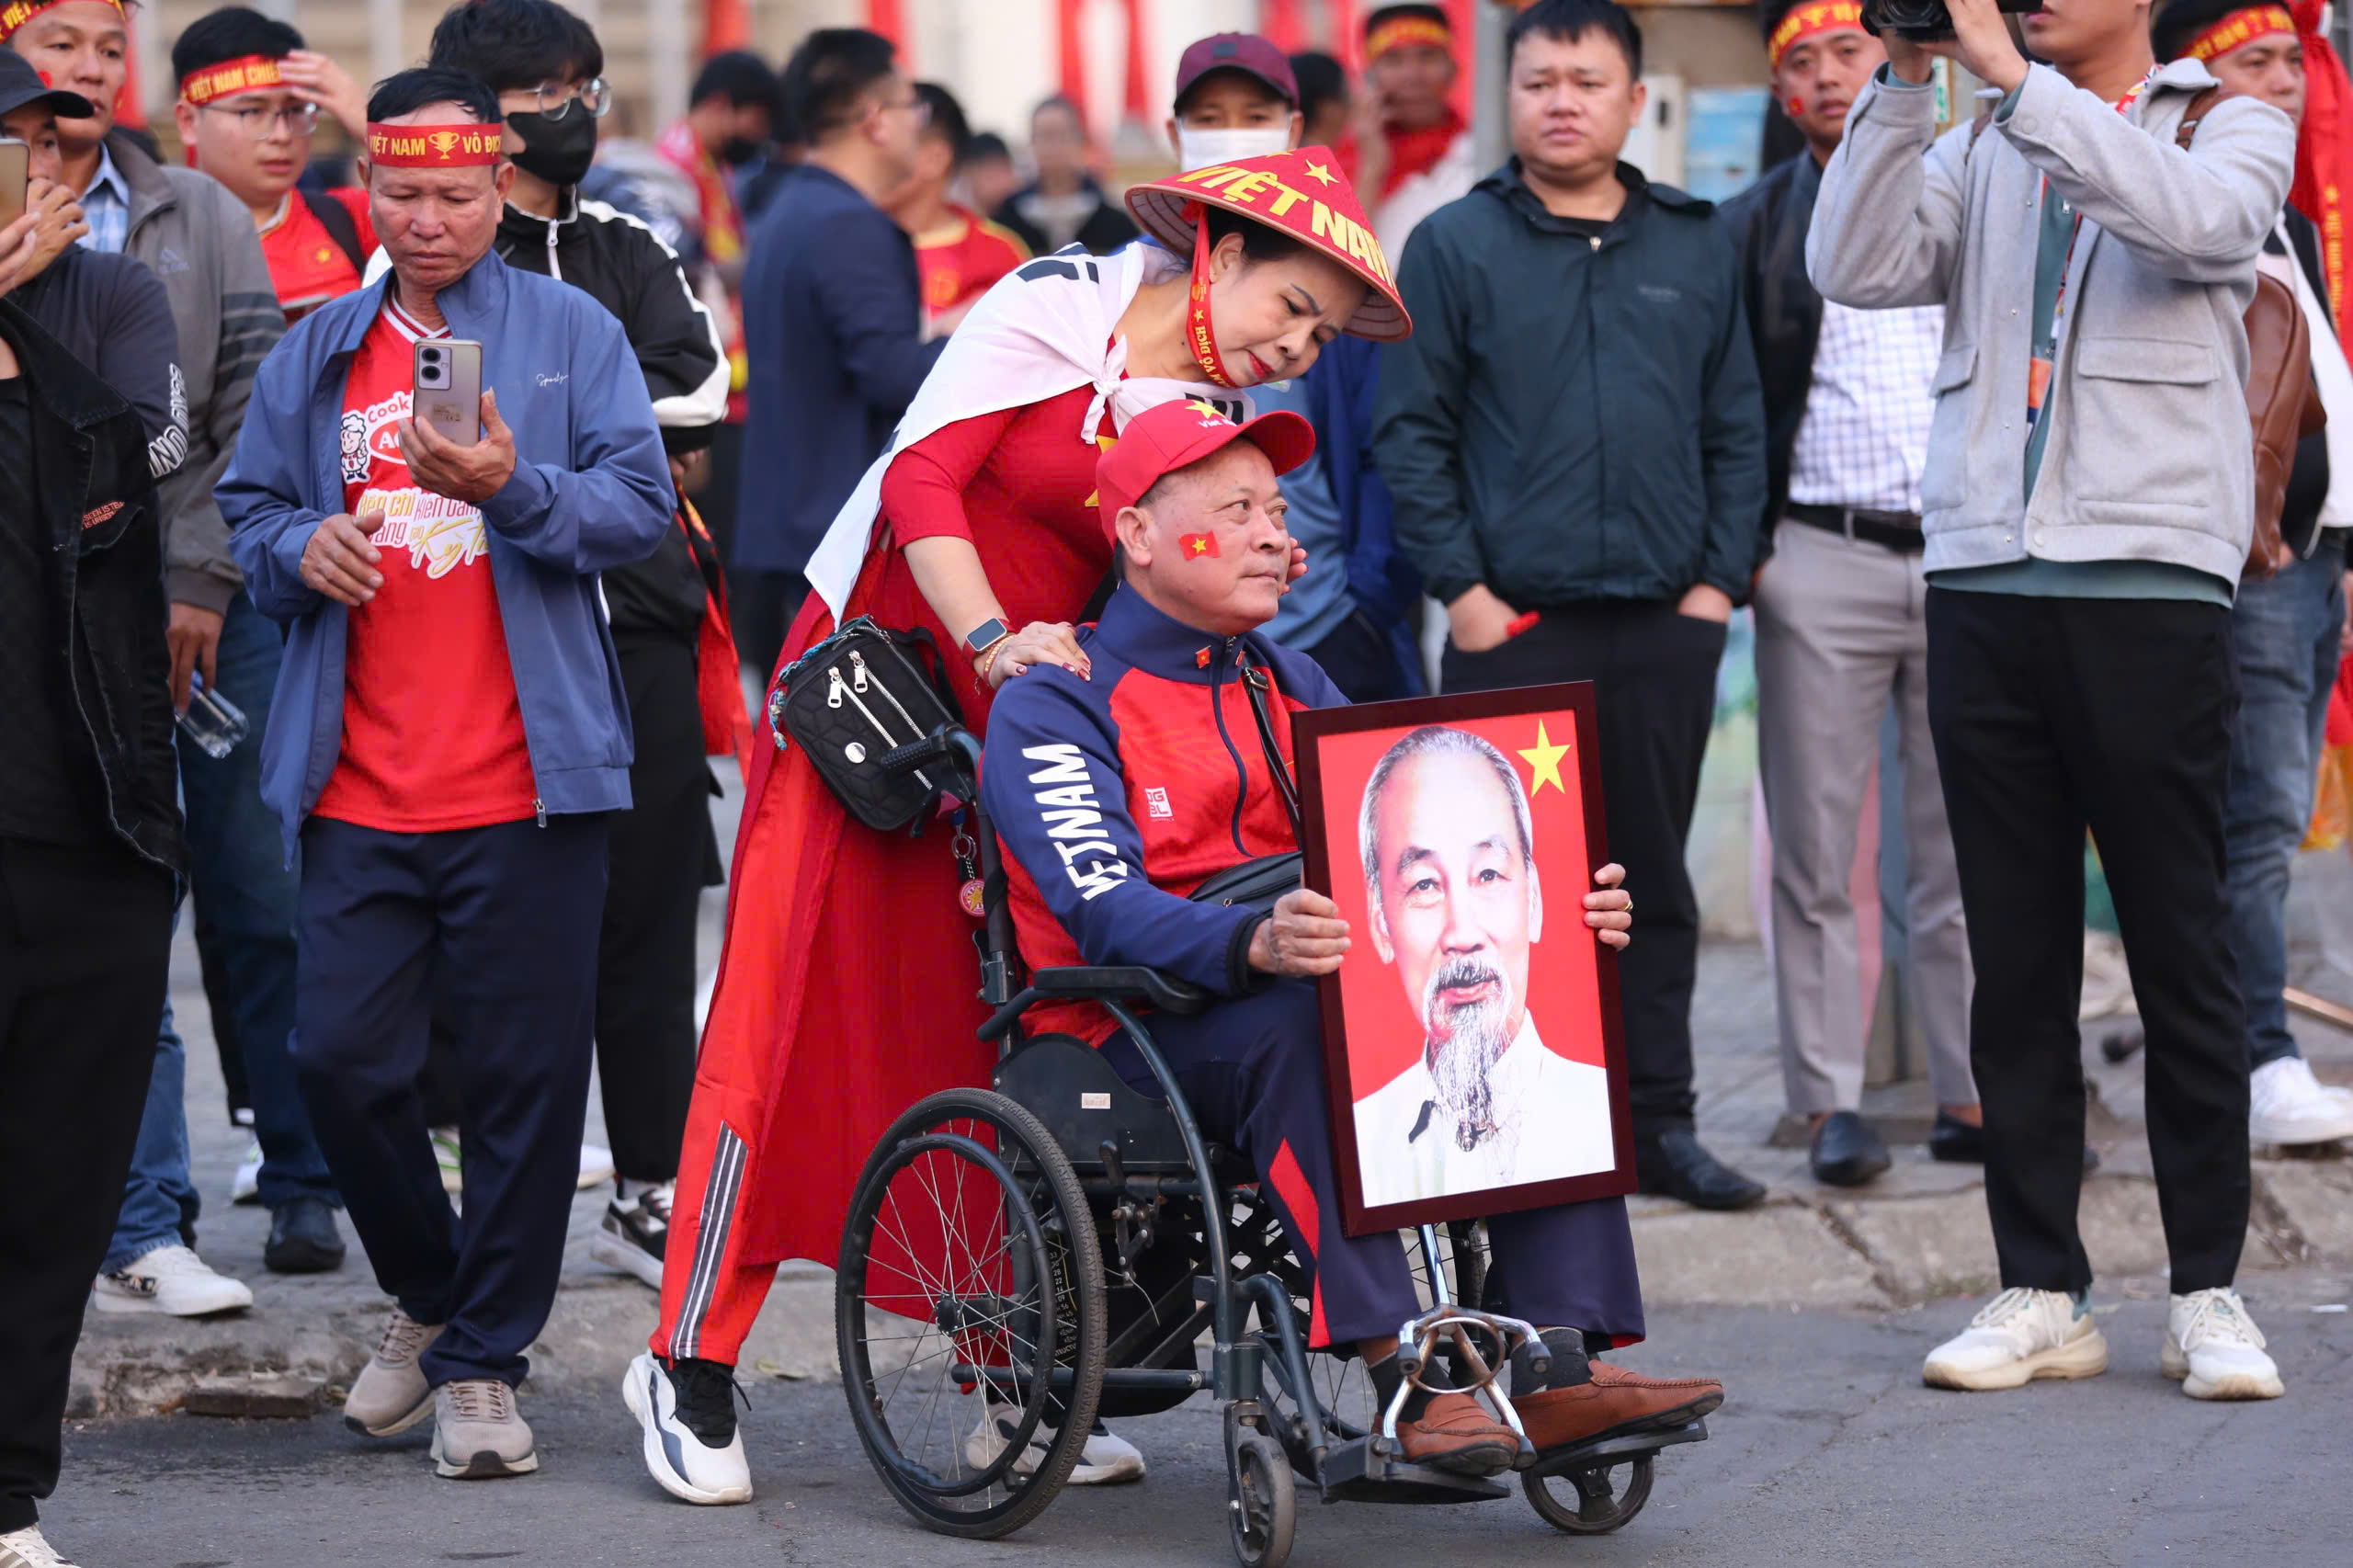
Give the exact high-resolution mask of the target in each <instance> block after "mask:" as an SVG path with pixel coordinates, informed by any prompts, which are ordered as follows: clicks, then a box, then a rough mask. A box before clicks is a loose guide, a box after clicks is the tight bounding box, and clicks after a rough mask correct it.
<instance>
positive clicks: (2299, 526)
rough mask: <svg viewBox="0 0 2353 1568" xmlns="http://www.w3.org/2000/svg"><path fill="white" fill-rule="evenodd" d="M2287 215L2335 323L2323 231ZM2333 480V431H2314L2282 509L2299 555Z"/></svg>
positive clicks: (2282, 532) (2308, 549) (2325, 350)
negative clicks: (2330, 437) (2322, 252)
mask: <svg viewBox="0 0 2353 1568" xmlns="http://www.w3.org/2000/svg"><path fill="white" fill-rule="evenodd" d="M2283 216H2284V217H2285V219H2286V220H2287V225H2288V238H2289V239H2290V241H2292V242H2293V244H2294V249H2295V255H2296V264H2297V265H2298V266H2300V267H2302V268H2303V269H2304V281H2305V282H2307V283H2309V284H2311V285H2312V287H2313V293H2314V294H2315V295H2317V296H2319V298H2320V308H2321V312H2322V313H2323V314H2325V315H2326V316H2327V317H2328V318H2329V323H2330V324H2331V325H2332V326H2333V325H2335V324H2336V312H2335V310H2334V309H2333V308H2332V307H2331V306H2330V304H2329V302H2328V278H2327V274H2325V273H2324V272H2323V271H2322V270H2321V264H2320V231H2319V230H2318V229H2316V228H2314V227H2313V221H2312V220H2311V219H2309V218H2307V217H2305V216H2304V215H2303V214H2302V213H2301V212H2299V211H2297V210H2295V209H2294V208H2292V207H2290V208H2289V209H2288V210H2286V212H2285V213H2284V214H2283ZM2278 247H2279V236H2277V235H2273V236H2272V237H2271V238H2269V239H2267V240H2265V241H2264V242H2263V248H2264V249H2266V250H2268V251H2271V252H2272V253H2273V254H2274V255H2277V254H2278ZM2344 352H2345V350H2344V349H2343V348H2342V347H2339V346H2338V344H2337V343H2336V341H2334V340H2331V341H2327V342H2320V341H2315V342H2314V343H2313V355H2314V357H2315V358H2317V357H2318V356H2320V355H2323V354H2342V353H2344ZM2329 482H2330V475H2329V472H2328V432H2327V431H2326V430H2325V429H2321V430H2315V431H2313V433H2312V434H2311V435H2309V436H2307V437H2304V438H2303V439H2302V440H2301V441H2299V442H2297V443H2296V465H2295V467H2293V468H2291V469H2290V470H2289V471H2288V494H2287V504H2286V505H2285V506H2282V507H2281V508H2280V509H2279V537H2280V539H2281V540H2284V541H2285V542H2286V543H2287V544H2288V546H2289V547H2290V549H2292V550H2294V551H2295V552H2296V553H2297V554H2298V555H2310V554H2311V553H2312V552H2313V545H2314V544H2315V543H2317V542H2318V540H2316V539H2315V538H2314V536H2315V535H2316V534H2317V533H2318V532H2319V528H2320V509H2321V507H2322V506H2324V505H2325V504H2326V503H2327V501H2328V487H2329Z"/></svg>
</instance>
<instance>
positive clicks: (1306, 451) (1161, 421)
mask: <svg viewBox="0 0 2353 1568" xmlns="http://www.w3.org/2000/svg"><path fill="white" fill-rule="evenodd" d="M1237 440H1247V441H1250V442H1252V443H1253V444H1255V445H1256V447H1257V449H1259V450H1260V451H1262V452H1264V453H1266V454H1267V461H1269V462H1271V463H1273V464H1274V465H1275V472H1277V473H1289V472H1290V471H1291V470H1293V469H1295V468H1297V467H1298V466H1299V465H1300V464H1302V463H1303V462H1305V461H1306V460H1308V459H1309V458H1311V457H1313V455H1314V453H1315V426H1313V425H1310V424H1309V423H1308V422H1307V421H1306V420H1305V419H1304V418H1302V416H1301V415H1296V414H1293V413H1292V412H1291V411H1290V410H1289V409H1287V408H1283V409H1277V410H1275V411H1274V412H1273V413H1271V414H1262V415H1258V417H1257V418H1256V419H1253V420H1251V421H1250V422H1249V423H1248V424H1246V425H1236V424H1235V423H1234V422H1233V420H1231V419H1228V418H1227V417H1226V416H1225V415H1222V414H1221V413H1219V412H1218V411H1217V409H1215V408H1214V407H1212V406H1211V405H1210V404H1209V403H1198V402H1197V403H1162V404H1160V405H1159V406H1158V407H1156V408H1149V409H1146V410H1145V411H1144V412H1143V413H1142V414H1139V415H1136V416H1135V417H1134V418H1133V419H1131V420H1129V421H1128V427H1127V428H1126V429H1124V430H1122V431H1120V438H1119V440H1118V441H1117V442H1116V443H1114V444H1113V445H1112V446H1111V447H1110V448H1109V449H1108V450H1106V451H1105V452H1104V454H1103V455H1102V456H1101V457H1100V458H1098V459H1097V460H1096V463H1095V488H1096V493H1097V495H1099V496H1100V497H1101V500H1102V504H1103V531H1104V532H1105V533H1107V534H1108V533H1110V532H1111V531H1112V530H1113V526H1114V523H1115V521H1116V519H1117V518H1118V517H1119V516H1120V507H1122V506H1134V505H1135V504H1136V502H1137V501H1138V500H1139V499H1140V498H1141V497H1142V494H1143V493H1144V492H1145V491H1147V490H1149V489H1151V488H1152V487H1153V486H1154V484H1156V483H1159V482H1160V479H1161V476H1162V475H1164V474H1170V473H1174V472H1176V471H1177V470H1178V469H1180V468H1186V467H1189V466H1190V465H1191V464H1194V463H1197V462H1199V461H1200V460H1202V459H1203V458H1205V457H1208V456H1210V455H1211V453H1212V452H1218V451H1222V450H1223V449H1225V448H1226V447H1227V446H1229V445H1231V444H1232V443H1233V442H1235V441H1237Z"/></svg>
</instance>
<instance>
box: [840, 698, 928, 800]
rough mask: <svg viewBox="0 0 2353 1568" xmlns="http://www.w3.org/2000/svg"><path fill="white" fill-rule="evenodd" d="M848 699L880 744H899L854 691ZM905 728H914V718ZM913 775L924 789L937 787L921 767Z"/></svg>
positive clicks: (912, 735)
mask: <svg viewBox="0 0 2353 1568" xmlns="http://www.w3.org/2000/svg"><path fill="white" fill-rule="evenodd" d="M834 679H835V681H836V682H838V681H839V680H840V679H841V675H840V672H839V671H838V670H836V671H835V675H834ZM843 689H844V690H847V689H848V688H847V687H843ZM849 701H850V706H851V707H853V708H855V709H857V710H858V711H859V712H860V713H863V714H865V715H866V722H868V723H870V724H871V725H873V726H874V733H876V734H878V735H881V737H882V744H884V745H885V746H896V745H897V744H899V743H898V740H897V739H896V738H895V737H894V736H892V733H891V726H890V725H888V724H885V723H884V722H882V721H881V720H880V719H877V718H876V717H875V716H874V710H873V709H871V708H869V707H868V706H867V705H866V704H865V703H863V702H861V701H859V700H858V697H857V695H856V694H855V693H852V695H851V697H850V699H849ZM896 705H897V704H896V699H893V702H892V706H894V707H895V706H896ZM835 706H839V704H836V705H835ZM905 712H906V710H904V709H900V713H901V716H902V717H904V715H905ZM907 728H908V729H909V730H913V729H914V728H915V721H914V720H912V719H910V720H908V721H907ZM907 738H908V739H910V740H917V741H919V740H921V739H923V737H922V736H921V735H916V734H910V735H909V736H908V737H907ZM915 778H916V779H917V780H919V781H920V782H921V783H922V785H923V787H924V788H925V789H926V790H930V789H935V788H937V786H936V785H934V784H933V783H932V781H931V779H930V778H928V777H927V776H926V774H925V773H924V771H923V769H921V768H919V767H918V768H916V769H915Z"/></svg>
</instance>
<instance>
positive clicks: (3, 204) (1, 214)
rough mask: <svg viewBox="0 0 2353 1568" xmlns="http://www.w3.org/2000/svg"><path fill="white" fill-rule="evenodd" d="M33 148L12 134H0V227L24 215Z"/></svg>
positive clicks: (2, 227)
mask: <svg viewBox="0 0 2353 1568" xmlns="http://www.w3.org/2000/svg"><path fill="white" fill-rule="evenodd" d="M32 173H33V150H32V148H31V147H29V146H28V145H27V144H25V143H24V142H19V141H17V139H16V138H15V137H13V136H0V229H5V228H6V227H7V226H8V225H9V224H11V223H13V222H16V221H17V219H19V218H21V217H23V216H24V215H25V187H27V186H28V185H29V184H31V183H32Z"/></svg>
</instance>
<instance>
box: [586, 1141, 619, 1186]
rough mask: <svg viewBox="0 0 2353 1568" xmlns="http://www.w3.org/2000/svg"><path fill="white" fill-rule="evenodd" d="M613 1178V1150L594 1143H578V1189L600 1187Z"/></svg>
mask: <svg viewBox="0 0 2353 1568" xmlns="http://www.w3.org/2000/svg"><path fill="white" fill-rule="evenodd" d="M612 1179H613V1152H612V1151H611V1150H610V1149H607V1148H604V1147H602V1146H600V1145H598V1144H595V1143H583V1144H581V1145H580V1190H581V1191H583V1192H585V1191H587V1190H588V1189H589V1188H590V1187H601V1186H603V1185H604V1184H605V1183H607V1182H608V1181H610V1180H612Z"/></svg>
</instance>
